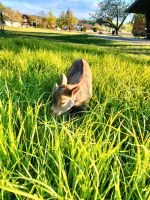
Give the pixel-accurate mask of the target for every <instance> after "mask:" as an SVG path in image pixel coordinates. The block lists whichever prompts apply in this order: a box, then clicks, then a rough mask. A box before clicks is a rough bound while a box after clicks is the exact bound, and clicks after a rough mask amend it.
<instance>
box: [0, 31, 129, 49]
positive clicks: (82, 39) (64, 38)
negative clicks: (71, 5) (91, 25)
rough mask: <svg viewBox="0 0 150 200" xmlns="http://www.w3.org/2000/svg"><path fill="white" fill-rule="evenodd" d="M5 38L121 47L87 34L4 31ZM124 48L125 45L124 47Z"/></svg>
mask: <svg viewBox="0 0 150 200" xmlns="http://www.w3.org/2000/svg"><path fill="white" fill-rule="evenodd" d="M2 36H3V37H5V38H18V37H19V38H20V37H21V38H29V39H32V38H34V39H44V40H50V41H54V42H63V43H74V44H93V45H98V46H122V45H121V44H119V43H118V44H116V42H113V41H110V40H104V39H100V38H96V37H93V36H90V35H88V34H62V33H43V32H19V31H5V32H4V33H3V34H2ZM125 46H126V45H125Z"/></svg>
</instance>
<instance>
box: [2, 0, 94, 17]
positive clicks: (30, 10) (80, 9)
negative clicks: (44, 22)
mask: <svg viewBox="0 0 150 200" xmlns="http://www.w3.org/2000/svg"><path fill="white" fill-rule="evenodd" d="M1 2H2V3H3V4H4V5H5V6H9V7H11V8H13V9H14V10H18V11H20V12H22V13H26V14H39V13H40V12H44V13H45V14H47V13H48V12H49V11H50V10H52V11H53V13H54V14H55V15H56V16H59V14H60V13H61V11H62V10H64V11H66V10H67V9H68V8H69V9H71V10H72V11H73V13H74V15H75V16H76V17H77V18H88V17H89V13H91V12H93V11H94V10H95V9H96V2H97V0H67V1H66V0H57V1H56V0H51V1H48V0H42V1H40V0H22V2H20V1H19V0H15V1H11V0H1Z"/></svg>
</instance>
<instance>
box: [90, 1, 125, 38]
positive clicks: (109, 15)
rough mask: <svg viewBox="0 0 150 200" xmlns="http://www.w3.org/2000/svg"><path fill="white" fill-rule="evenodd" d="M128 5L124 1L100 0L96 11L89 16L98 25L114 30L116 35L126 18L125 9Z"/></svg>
mask: <svg viewBox="0 0 150 200" xmlns="http://www.w3.org/2000/svg"><path fill="white" fill-rule="evenodd" d="M128 6H129V4H128V3H127V1H126V0H100V1H99V2H98V9H97V11H96V12H95V13H94V14H91V16H92V17H93V18H94V19H95V20H96V22H97V23H99V24H100V25H102V24H104V25H105V26H108V27H111V28H113V29H114V30H115V33H116V35H118V31H119V29H120V28H121V26H122V25H123V23H124V21H125V19H126V18H127V16H128V13H127V12H126V9H127V8H128Z"/></svg>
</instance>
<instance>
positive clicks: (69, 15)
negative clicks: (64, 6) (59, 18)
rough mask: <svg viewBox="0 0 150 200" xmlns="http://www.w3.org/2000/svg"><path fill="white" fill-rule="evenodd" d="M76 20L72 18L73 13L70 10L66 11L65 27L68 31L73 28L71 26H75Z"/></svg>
mask: <svg viewBox="0 0 150 200" xmlns="http://www.w3.org/2000/svg"><path fill="white" fill-rule="evenodd" d="M77 22H78V20H77V19H76V18H75V17H74V15H73V12H72V11H71V10H69V9H68V10H67V12H66V14H65V25H66V26H67V27H68V29H69V30H71V29H72V28H73V25H74V24H76V23H77Z"/></svg>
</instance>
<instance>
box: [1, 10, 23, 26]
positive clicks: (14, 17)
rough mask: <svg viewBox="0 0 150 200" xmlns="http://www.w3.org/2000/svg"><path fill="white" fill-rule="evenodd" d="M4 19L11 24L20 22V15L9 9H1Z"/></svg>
mask: <svg viewBox="0 0 150 200" xmlns="http://www.w3.org/2000/svg"><path fill="white" fill-rule="evenodd" d="M3 16H4V19H6V20H10V21H11V22H12V23H13V22H14V21H17V22H22V15H21V14H20V13H19V12H18V11H13V10H12V9H11V8H4V9H3Z"/></svg>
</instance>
